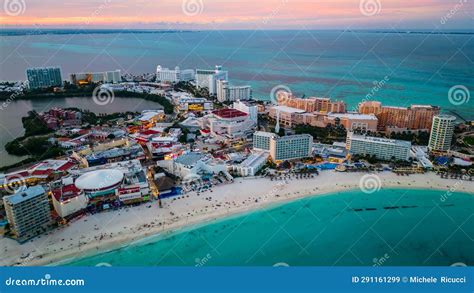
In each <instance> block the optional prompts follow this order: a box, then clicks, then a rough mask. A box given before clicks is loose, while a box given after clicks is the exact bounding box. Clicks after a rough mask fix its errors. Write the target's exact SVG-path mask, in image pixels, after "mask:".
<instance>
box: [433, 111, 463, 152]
mask: <svg viewBox="0 0 474 293" xmlns="http://www.w3.org/2000/svg"><path fill="white" fill-rule="evenodd" d="M455 122H456V117H454V116H451V115H436V116H434V117H433V124H432V126H431V134H430V141H429V143H428V148H429V150H430V151H442V152H445V151H448V150H449V148H450V147H451V141H452V139H453V134H454V125H455Z"/></svg>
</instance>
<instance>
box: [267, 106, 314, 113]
mask: <svg viewBox="0 0 474 293" xmlns="http://www.w3.org/2000/svg"><path fill="white" fill-rule="evenodd" d="M272 108H273V109H275V110H276V111H280V112H286V113H305V112H306V111H305V110H301V109H297V108H292V107H288V106H273V107H272Z"/></svg>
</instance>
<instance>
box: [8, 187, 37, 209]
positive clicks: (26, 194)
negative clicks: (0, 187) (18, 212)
mask: <svg viewBox="0 0 474 293" xmlns="http://www.w3.org/2000/svg"><path fill="white" fill-rule="evenodd" d="M45 192H46V191H45V190H44V188H43V186H41V185H37V186H33V187H30V188H28V189H26V190H24V191H20V192H17V193H15V194H13V195H8V196H5V197H4V198H3V199H4V200H5V201H7V202H8V203H10V204H13V205H15V204H19V203H21V202H24V201H27V200H30V199H32V198H35V197H37V196H40V195H42V194H44V193H45Z"/></svg>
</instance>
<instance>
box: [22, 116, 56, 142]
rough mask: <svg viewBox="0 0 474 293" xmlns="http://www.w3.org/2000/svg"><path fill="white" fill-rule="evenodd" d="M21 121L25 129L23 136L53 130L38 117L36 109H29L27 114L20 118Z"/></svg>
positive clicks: (46, 132)
mask: <svg viewBox="0 0 474 293" xmlns="http://www.w3.org/2000/svg"><path fill="white" fill-rule="evenodd" d="M21 122H22V123H23V128H24V129H25V135H24V136H23V137H24V138H25V137H30V136H33V135H42V134H48V133H51V132H53V131H52V130H51V129H49V128H48V127H47V126H46V123H44V122H43V120H41V119H40V118H39V117H38V113H36V111H29V112H28V116H26V117H23V118H21Z"/></svg>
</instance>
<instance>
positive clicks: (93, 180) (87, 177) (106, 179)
mask: <svg viewBox="0 0 474 293" xmlns="http://www.w3.org/2000/svg"><path fill="white" fill-rule="evenodd" d="M123 177H124V174H123V172H122V171H120V170H116V169H103V170H96V171H91V172H87V173H85V174H84V175H82V176H81V177H79V178H77V180H76V183H75V184H76V187H77V188H79V189H85V190H97V189H104V188H109V187H111V186H114V185H117V184H119V183H120V182H121V181H122V180H123Z"/></svg>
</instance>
